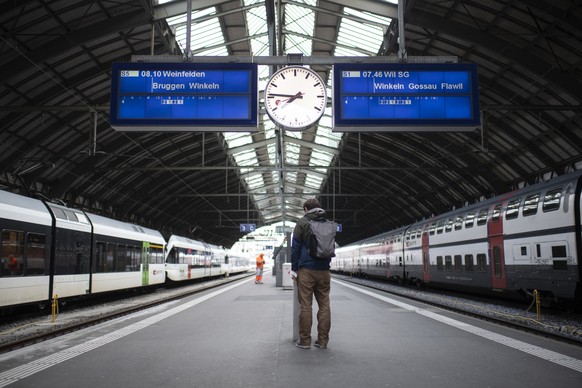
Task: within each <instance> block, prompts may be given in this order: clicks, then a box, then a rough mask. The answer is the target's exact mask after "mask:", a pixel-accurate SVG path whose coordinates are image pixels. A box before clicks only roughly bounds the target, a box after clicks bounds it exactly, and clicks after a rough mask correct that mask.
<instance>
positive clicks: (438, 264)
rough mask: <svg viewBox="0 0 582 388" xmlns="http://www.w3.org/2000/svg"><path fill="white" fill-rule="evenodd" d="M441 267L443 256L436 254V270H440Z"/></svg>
mask: <svg viewBox="0 0 582 388" xmlns="http://www.w3.org/2000/svg"><path fill="white" fill-rule="evenodd" d="M443 269H444V267H443V257H442V256H437V271H442V270H443Z"/></svg>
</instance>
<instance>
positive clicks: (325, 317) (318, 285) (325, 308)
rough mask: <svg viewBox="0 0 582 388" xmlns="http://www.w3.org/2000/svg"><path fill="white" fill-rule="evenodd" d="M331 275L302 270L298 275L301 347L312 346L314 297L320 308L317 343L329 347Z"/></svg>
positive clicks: (318, 312)
mask: <svg viewBox="0 0 582 388" xmlns="http://www.w3.org/2000/svg"><path fill="white" fill-rule="evenodd" d="M330 284H331V275H330V273H329V271H318V270H313V269H307V268H300V269H299V271H298V273H297V294H298V296H299V308H300V311H299V338H300V342H301V345H311V325H312V322H313V311H312V310H313V309H312V303H313V296H314V295H315V300H316V301H317V305H318V306H319V310H318V311H317V342H319V343H320V344H321V345H323V346H327V342H328V341H329V329H330V327H331V309H330V306H329V292H330Z"/></svg>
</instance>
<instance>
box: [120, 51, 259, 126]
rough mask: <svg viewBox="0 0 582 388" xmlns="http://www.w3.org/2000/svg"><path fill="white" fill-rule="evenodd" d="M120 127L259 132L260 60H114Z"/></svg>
mask: <svg viewBox="0 0 582 388" xmlns="http://www.w3.org/2000/svg"><path fill="white" fill-rule="evenodd" d="M111 79H112V81H111V108H110V122H111V127H112V128H114V129H116V130H118V131H224V132H231V131H256V130H258V67H257V64H256V63H191V62H184V63H142V62H139V63H136V62H131V63H114V64H113V66H112V77H111Z"/></svg>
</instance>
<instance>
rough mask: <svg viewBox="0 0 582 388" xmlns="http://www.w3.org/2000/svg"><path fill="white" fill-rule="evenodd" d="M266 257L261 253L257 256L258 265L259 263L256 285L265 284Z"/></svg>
mask: <svg viewBox="0 0 582 388" xmlns="http://www.w3.org/2000/svg"><path fill="white" fill-rule="evenodd" d="M263 256H265V254H264V253H261V254H259V255H258V256H257V259H256V263H257V274H256V276H255V284H263V267H264V266H265V259H264V258H263Z"/></svg>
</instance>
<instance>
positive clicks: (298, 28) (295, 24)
mask: <svg viewBox="0 0 582 388" xmlns="http://www.w3.org/2000/svg"><path fill="white" fill-rule="evenodd" d="M284 29H285V30H287V31H292V32H296V33H298V34H301V35H307V36H313V31H314V29H315V12H313V11H312V10H311V9H309V8H304V7H299V6H296V5H293V4H287V5H286V6H285V26H284Z"/></svg>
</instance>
